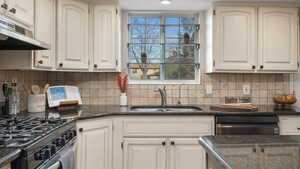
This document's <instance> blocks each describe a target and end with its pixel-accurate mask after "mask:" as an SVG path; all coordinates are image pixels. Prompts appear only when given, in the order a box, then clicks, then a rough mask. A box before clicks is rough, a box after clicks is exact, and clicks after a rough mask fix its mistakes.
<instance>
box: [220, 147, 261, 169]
mask: <svg viewBox="0 0 300 169" xmlns="http://www.w3.org/2000/svg"><path fill="white" fill-rule="evenodd" d="M254 148H255V146H237V147H231V148H218V152H220V153H221V155H222V157H224V160H225V161H226V162H228V164H229V165H230V166H232V168H237V169H257V168H258V163H257V160H256V153H255V152H253V149H254Z"/></svg>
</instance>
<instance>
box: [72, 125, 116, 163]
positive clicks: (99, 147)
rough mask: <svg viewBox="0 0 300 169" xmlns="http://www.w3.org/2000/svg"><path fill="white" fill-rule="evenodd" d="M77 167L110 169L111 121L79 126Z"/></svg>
mask: <svg viewBox="0 0 300 169" xmlns="http://www.w3.org/2000/svg"><path fill="white" fill-rule="evenodd" d="M79 128H83V131H82V132H80V133H79V134H78V145H79V147H78V153H77V155H78V168H82V169H83V168H84V169H112V122H110V121H107V122H91V124H87V125H86V124H85V125H82V126H79Z"/></svg>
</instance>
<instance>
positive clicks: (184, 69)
mask: <svg viewBox="0 0 300 169" xmlns="http://www.w3.org/2000/svg"><path fill="white" fill-rule="evenodd" d="M194 79H195V66H194V65H190V64H185V65H180V80H194Z"/></svg>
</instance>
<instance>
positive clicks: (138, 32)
mask: <svg viewBox="0 0 300 169" xmlns="http://www.w3.org/2000/svg"><path fill="white" fill-rule="evenodd" d="M129 31H130V37H131V38H139V39H144V38H146V26H144V25H131V26H130V30H129Z"/></svg>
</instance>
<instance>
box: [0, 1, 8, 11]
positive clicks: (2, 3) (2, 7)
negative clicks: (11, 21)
mask: <svg viewBox="0 0 300 169" xmlns="http://www.w3.org/2000/svg"><path fill="white" fill-rule="evenodd" d="M7 9H8V5H7V3H6V1H5V0H0V14H3V13H5V12H6V10H7Z"/></svg>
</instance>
